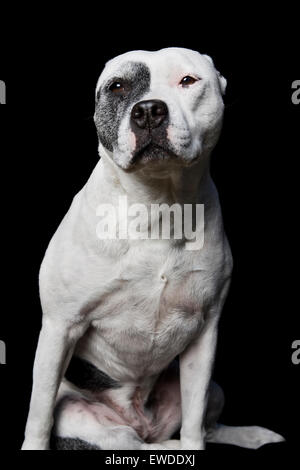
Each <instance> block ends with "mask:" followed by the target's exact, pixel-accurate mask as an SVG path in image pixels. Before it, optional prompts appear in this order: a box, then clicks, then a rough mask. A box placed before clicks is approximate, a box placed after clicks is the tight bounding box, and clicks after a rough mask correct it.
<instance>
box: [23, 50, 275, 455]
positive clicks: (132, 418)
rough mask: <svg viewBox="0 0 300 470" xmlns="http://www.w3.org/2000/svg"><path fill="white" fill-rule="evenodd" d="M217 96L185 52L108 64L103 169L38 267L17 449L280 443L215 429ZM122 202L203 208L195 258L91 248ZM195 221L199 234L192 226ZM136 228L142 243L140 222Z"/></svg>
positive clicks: (131, 56)
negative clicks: (39, 312)
mask: <svg viewBox="0 0 300 470" xmlns="http://www.w3.org/2000/svg"><path fill="white" fill-rule="evenodd" d="M225 87H226V80H225V79H224V78H223V77H222V76H221V75H220V74H219V73H218V72H217V71H216V69H215V67H214V64H213V61H212V60H211V58H210V57H208V56H206V55H201V54H199V53H198V52H195V51H191V50H187V49H178V48H169V49H163V50H160V51H157V52H146V51H133V52H129V53H126V54H123V55H121V56H119V57H117V58H115V59H113V60H111V61H110V62H108V63H107V65H106V67H105V69H104V71H103V73H102V74H101V76H100V78H99V81H98V84H97V88H96V111H95V116H94V119H95V124H96V128H97V133H98V137H99V154H100V157H101V159H100V161H99V163H98V164H97V166H96V167H95V169H94V171H93V173H92V175H91V177H90V178H89V180H88V182H87V183H86V185H85V186H84V187H83V189H82V190H81V191H80V192H79V193H78V194H77V195H76V196H75V198H74V200H73V202H72V205H71V207H70V210H69V211H68V213H67V215H66V216H65V218H64V219H63V221H62V223H61V225H60V226H59V228H58V230H57V231H56V233H55V235H54V237H53V238H52V240H51V242H50V244H49V247H48V249H47V252H46V255H45V258H44V260H43V263H42V266H41V271H40V295H41V303H42V308H43V324H42V329H41V333H40V337H39V343H38V348H37V353H36V359H35V364H34V373H33V390H32V397H31V404H30V411H29V416H28V421H27V426H26V432H25V441H24V444H23V447H22V448H23V449H49V447H51V448H52V449H107V450H121V449H151V450H153V449H154V450H155V449H157V450H162V449H204V448H205V443H206V442H217V443H218V442H219V443H228V444H235V445H239V446H245V447H249V448H257V447H259V446H261V445H263V444H266V443H269V442H279V441H282V440H283V438H282V437H281V436H279V435H278V434H275V433H273V432H272V431H269V430H267V429H264V428H261V427H257V426H250V427H230V426H224V425H220V424H217V419H218V417H219V415H220V413H221V410H222V406H223V393H222V390H221V389H220V387H218V386H217V385H216V384H213V383H212V382H211V374H212V367H213V363H214V355H215V349H216V340H217V326H218V321H219V317H220V313H221V310H222V306H223V304H224V300H225V297H226V294H227V291H228V287H229V283H230V276H231V270H232V258H231V252H230V248H229V245H228V242H227V239H226V236H225V233H224V229H223V224H222V216H221V209H220V204H219V199H218V193H217V191H216V188H215V186H214V183H213V181H212V179H211V177H210V173H209V157H210V153H211V151H212V149H213V147H214V146H215V144H216V142H217V140H218V137H219V134H220V130H221V126H222V118H223V109H224V105H223V100H222V95H223V94H224V92H225ZM120 196H123V197H124V196H126V198H127V199H126V201H127V205H128V208H129V207H130V206H131V205H132V204H136V203H139V204H143V205H144V206H143V207H146V208H149V210H150V207H151V205H152V204H154V203H155V204H165V205H167V207H170V206H172V205H173V204H177V205H178V204H179V205H180V207H183V208H184V205H186V204H192V205H193V206H196V205H197V204H202V205H204V213H205V233H204V244H203V246H202V247H201V249H197V250H195V249H191V247H188V239H187V237H185V236H184V235H183V236H182V237H181V239H176V238H175V237H169V239H167V238H162V237H158V239H153V238H151V237H148V238H147V237H144V238H142V237H141V238H135V239H133V238H132V237H130V236H128V237H127V238H126V237H116V238H115V239H102V240H101V239H99V237H98V236H97V230H96V228H97V224H98V223H99V212H98V211H99V207H101V205H103V204H111V205H113V207H116V208H117V207H118V204H119V198H120ZM128 214H130V211H129V212H128ZM128 214H127V215H124V214H119V215H118V217H117V218H115V219H114V220H110V222H111V223H113V224H115V226H117V224H118V222H119V221H120V220H118V219H122V217H123V218H124V217H128V219H129V218H130V215H128ZM160 218H161V213H158V215H157V220H154V221H153V219H151V224H153V223H154V224H158V225H159V224H160ZM192 222H193V224H194V225H193V226H194V228H195V232H197V229H198V228H199V227H197V224H200V221H199V220H198V219H196V218H195V215H193V220H192ZM173 223H174V221H173ZM195 224H196V226H195ZM140 229H141V232H143V233H144V235H145V233H149V231H150V223H149V220H148V218H147V219H146V218H145V219H144V220H142V221H141V224H140ZM173 229H174V227H173ZM116 233H117V232H116ZM177 431H180V439H178V440H176V439H172V436H173V435H174V433H176V432H177ZM173 437H174V436H173ZM50 438H51V440H50ZM50 442H51V444H50Z"/></svg>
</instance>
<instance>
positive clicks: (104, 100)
mask: <svg viewBox="0 0 300 470" xmlns="http://www.w3.org/2000/svg"><path fill="white" fill-rule="evenodd" d="M150 80H151V75H150V70H149V68H148V67H147V66H146V65H145V64H144V63H142V62H128V63H126V64H124V65H123V66H122V70H120V75H119V76H114V77H111V78H110V79H109V80H107V81H106V83H104V84H103V85H102V86H101V87H100V89H99V91H98V93H97V102H96V111H95V124H96V128H97V132H98V137H99V140H100V142H101V143H102V145H103V146H104V147H105V148H107V149H108V150H110V151H111V152H112V151H113V149H114V146H115V144H116V142H117V139H118V130H119V126H120V123H121V121H122V119H123V117H124V115H125V112H126V110H127V109H128V107H129V106H130V105H131V104H135V103H137V102H138V101H140V99H141V98H142V97H143V96H144V95H145V93H146V92H147V91H149V89H150ZM115 81H120V82H122V84H123V85H124V93H120V94H115V93H113V92H112V91H111V90H110V89H109V88H110V86H111V84H112V83H113V82H115Z"/></svg>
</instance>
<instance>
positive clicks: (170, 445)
mask: <svg viewBox="0 0 300 470" xmlns="http://www.w3.org/2000/svg"><path fill="white" fill-rule="evenodd" d="M161 445H163V446H165V447H166V448H167V449H173V450H179V449H181V442H180V440H179V439H169V440H167V441H163V442H161Z"/></svg>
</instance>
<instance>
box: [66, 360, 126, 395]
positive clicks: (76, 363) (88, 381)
mask: <svg viewBox="0 0 300 470" xmlns="http://www.w3.org/2000/svg"><path fill="white" fill-rule="evenodd" d="M65 377H66V379H67V380H69V381H70V382H72V383H73V384H74V385H76V387H79V388H82V389H84V390H90V391H91V392H99V391H101V390H105V389H107V388H119V387H121V385H120V384H119V383H118V382H116V381H115V380H114V379H112V378H111V377H109V375H107V374H105V373H104V372H102V371H101V370H99V369H97V367H95V366H94V365H93V364H91V363H90V362H88V361H86V360H85V359H81V358H80V357H78V356H73V357H72V359H71V361H70V364H69V367H68V369H67V371H66V373H65Z"/></svg>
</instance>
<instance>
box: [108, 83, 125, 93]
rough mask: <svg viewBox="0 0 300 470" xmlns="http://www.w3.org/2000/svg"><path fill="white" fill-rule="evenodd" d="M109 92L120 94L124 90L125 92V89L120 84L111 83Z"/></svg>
mask: <svg viewBox="0 0 300 470" xmlns="http://www.w3.org/2000/svg"><path fill="white" fill-rule="evenodd" d="M109 89H110V91H112V92H113V93H116V94H118V93H122V92H123V91H124V90H125V87H124V85H123V83H122V82H113V83H112V84H111V85H110V87H109Z"/></svg>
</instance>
